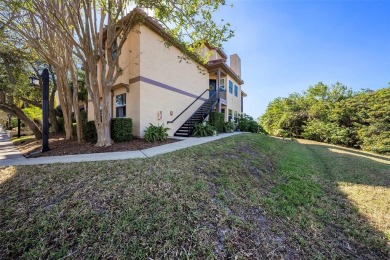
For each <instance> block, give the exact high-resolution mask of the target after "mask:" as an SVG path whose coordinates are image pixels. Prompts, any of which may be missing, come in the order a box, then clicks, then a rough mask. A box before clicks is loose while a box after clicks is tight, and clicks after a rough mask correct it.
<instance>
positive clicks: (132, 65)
mask: <svg viewBox="0 0 390 260" xmlns="http://www.w3.org/2000/svg"><path fill="white" fill-rule="evenodd" d="M138 29H139V28H138V27H137V28H136V29H134V30H133V31H131V32H130V34H129V35H128V37H127V39H126V41H125V43H124V45H123V47H122V53H121V56H120V57H119V64H120V67H121V68H122V69H123V73H122V75H121V76H120V77H119V78H118V80H117V81H116V83H115V84H119V83H124V84H129V79H130V78H134V77H137V76H139V75H140V67H139V63H140V36H139V33H137V30H138ZM98 66H101V64H100V63H99V64H98ZM99 77H100V74H99ZM115 84H114V86H115ZM139 87H140V84H139V83H133V84H131V85H130V87H129V92H128V93H127V90H126V89H125V88H118V89H115V90H113V97H112V110H111V111H112V117H115V111H116V109H115V96H116V95H119V94H121V93H125V92H126V116H127V117H130V118H132V119H133V135H135V136H139V135H140V133H139V120H140V119H139V118H140V114H139V93H140V90H139ZM89 99H90V98H89V97H88V100H89ZM137 104H138V105H137ZM93 113H94V107H93V105H92V102H91V101H89V102H88V120H93V119H94V114H93Z"/></svg>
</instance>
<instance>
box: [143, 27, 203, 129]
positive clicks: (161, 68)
mask: <svg viewBox="0 0 390 260" xmlns="http://www.w3.org/2000/svg"><path fill="white" fill-rule="evenodd" d="M140 32H141V33H140V46H141V49H140V51H141V56H140V59H141V60H140V72H141V75H142V76H143V77H147V78H149V79H152V80H154V81H157V82H160V83H162V84H165V85H168V86H171V87H173V88H176V89H179V90H183V91H186V92H188V93H190V94H192V95H195V96H199V95H200V94H201V93H203V92H204V91H205V90H206V89H208V86H209V82H208V81H209V78H208V74H207V73H206V71H203V73H202V71H200V70H199V69H198V66H197V63H195V62H194V61H189V63H187V62H186V61H181V62H180V59H179V58H178V56H180V55H182V54H181V52H180V50H178V49H177V48H176V47H174V46H171V47H169V48H167V47H166V46H165V45H164V42H163V40H162V38H161V37H160V36H158V35H157V34H155V33H154V32H153V31H151V30H150V29H149V28H147V27H146V26H141V28H140ZM140 91H141V92H140V96H141V102H140V121H141V123H140V135H141V136H143V134H144V130H145V129H146V127H148V126H149V123H152V124H155V125H156V124H158V123H160V124H162V123H164V125H165V126H167V127H169V128H170V130H169V135H173V134H174V133H175V132H176V130H177V129H178V128H180V126H181V125H182V124H184V122H185V121H186V120H187V119H188V117H189V116H190V115H192V114H193V113H194V112H195V111H196V109H197V108H198V107H199V106H200V105H201V104H202V103H203V101H199V100H198V101H197V102H196V103H195V104H194V105H192V106H191V107H190V108H189V109H188V110H187V111H186V112H185V113H184V114H183V115H182V116H180V117H179V118H178V119H177V120H176V121H175V122H174V123H173V124H167V121H170V120H172V119H174V118H175V117H176V116H177V115H179V113H181V112H182V111H183V110H184V109H185V108H186V107H187V106H188V105H189V104H190V103H191V102H192V101H194V100H195V98H194V97H190V96H187V95H183V94H180V93H177V92H174V91H172V90H168V89H164V88H162V87H159V86H155V85H152V84H149V83H145V82H141V90H140ZM208 95H209V93H208V92H206V93H205V94H204V95H203V96H202V97H203V98H206V99H207V98H208ZM159 111H162V114H163V118H162V120H158V118H157V114H158V112H159ZM171 111H172V113H173V115H171Z"/></svg>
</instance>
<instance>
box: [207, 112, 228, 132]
mask: <svg viewBox="0 0 390 260" xmlns="http://www.w3.org/2000/svg"><path fill="white" fill-rule="evenodd" d="M209 121H210V124H211V125H212V126H214V128H215V130H217V132H218V133H222V132H223V126H224V124H225V122H224V121H225V120H224V114H223V113H219V112H211V113H210V115H209Z"/></svg>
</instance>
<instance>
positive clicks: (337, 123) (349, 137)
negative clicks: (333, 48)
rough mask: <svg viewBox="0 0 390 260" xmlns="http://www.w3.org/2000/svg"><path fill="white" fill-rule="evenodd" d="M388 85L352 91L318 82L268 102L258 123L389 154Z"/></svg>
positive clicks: (285, 132)
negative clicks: (301, 90) (299, 92)
mask: <svg viewBox="0 0 390 260" xmlns="http://www.w3.org/2000/svg"><path fill="white" fill-rule="evenodd" d="M389 115H390V85H389V87H387V88H384V89H379V90H376V91H372V90H369V89H363V90H362V91H360V92H356V93H353V92H352V90H351V89H350V88H347V87H346V86H344V85H343V84H341V83H336V84H334V85H331V86H327V85H325V84H323V83H322V82H319V83H318V84H316V85H315V86H310V87H309V88H308V89H307V90H306V91H305V92H304V93H303V94H298V93H293V94H290V95H289V96H288V97H287V98H277V99H274V100H273V101H272V102H270V103H269V105H268V107H267V110H266V112H265V114H264V115H263V116H262V117H261V119H260V122H261V125H262V126H263V127H264V128H265V129H266V130H267V131H268V132H269V133H271V134H273V135H280V136H288V137H303V138H306V139H311V140H316V141H321V142H327V143H332V144H339V145H345V146H350V147H356V148H361V149H363V150H367V151H373V152H377V153H382V154H390V117H389Z"/></svg>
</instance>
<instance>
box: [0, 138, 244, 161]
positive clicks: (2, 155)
mask: <svg viewBox="0 0 390 260" xmlns="http://www.w3.org/2000/svg"><path fill="white" fill-rule="evenodd" d="M237 134H242V133H241V132H234V133H224V134H219V135H217V136H209V137H201V138H197V137H188V138H178V139H182V141H179V142H174V143H170V144H165V145H161V146H156V147H152V148H149V149H144V150H138V151H125V152H111V153H94V154H77V155H62V156H48V157H39V158H30V159H27V158H25V157H24V156H23V155H22V154H21V153H20V152H19V150H18V149H17V148H16V147H15V146H14V145H13V143H12V142H11V140H10V139H9V138H8V136H7V135H6V134H1V136H0V166H9V165H35V164H52V163H72V162H95V161H112V160H125V159H134V158H147V157H152V156H156V155H159V154H164V153H169V152H173V151H177V150H181V149H184V148H187V147H191V146H195V145H200V144H204V143H208V142H211V141H215V140H218V139H222V138H225V137H229V136H233V135H237ZM175 138H176V137H175Z"/></svg>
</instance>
